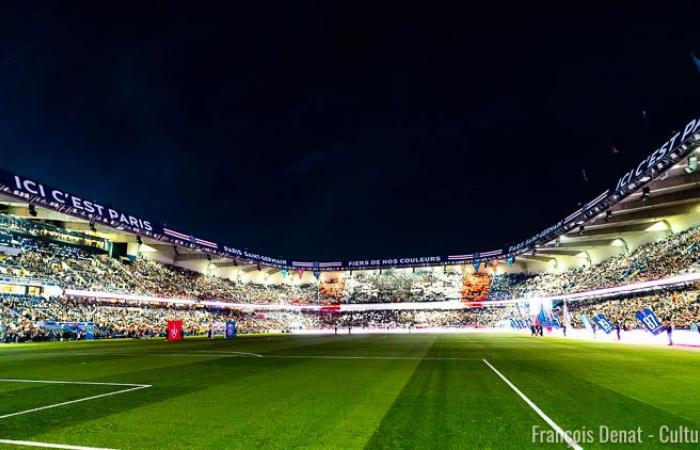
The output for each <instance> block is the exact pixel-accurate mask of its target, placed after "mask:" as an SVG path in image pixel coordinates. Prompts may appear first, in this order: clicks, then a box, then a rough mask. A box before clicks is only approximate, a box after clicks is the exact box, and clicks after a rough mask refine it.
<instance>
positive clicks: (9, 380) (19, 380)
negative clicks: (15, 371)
mask: <svg viewBox="0 0 700 450" xmlns="http://www.w3.org/2000/svg"><path fill="white" fill-rule="evenodd" d="M0 382H6V383H38V384H87V385H94V386H132V387H151V385H150V384H130V383H107V382H104V381H60V380H29V379H24V378H0Z"/></svg>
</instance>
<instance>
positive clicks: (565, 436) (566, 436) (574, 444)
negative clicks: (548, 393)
mask: <svg viewBox="0 0 700 450" xmlns="http://www.w3.org/2000/svg"><path fill="white" fill-rule="evenodd" d="M482 361H483V362H484V364H486V365H487V366H489V368H490V369H491V370H493V372H494V373H495V374H496V375H498V377H499V378H500V379H501V380H503V382H504V383H505V384H507V385H508V387H510V388H511V389H512V390H513V392H515V393H516V394H518V396H519V397H520V398H521V399H523V401H524V402H525V403H527V405H528V406H529V407H530V408H532V410H533V411H535V412H536V413H537V415H538V416H540V418H542V420H544V421H545V422H546V423H547V425H549V426H550V427H551V428H552V429H553V430H554V431H555V432H556V433H557V434H558V435H559V436H561V438H562V439H564V441H565V442H566V443H567V444H568V445H569V447H571V448H573V449H574V450H583V447H581V446H580V445H578V443H577V442H576V441H575V440H574V439H573V438H572V437H571V436H570V435H569V433H567V432H566V431H564V430H562V429H561V427H560V426H559V425H557V424H556V423H554V421H553V420H552V419H550V418H549V416H548V415H547V414H545V413H544V412H543V411H542V410H541V409H540V408H539V407H538V406H537V405H535V404H534V403H533V402H532V400H530V399H529V398H527V396H526V395H525V394H523V393H522V392H521V391H520V389H518V388H517V387H516V386H515V385H514V384H513V383H511V382H510V380H509V379H508V378H506V377H505V375H503V374H502V373H501V372H499V371H498V369H496V368H495V367H493V365H491V363H490V362H488V361H487V360H485V359H482Z"/></svg>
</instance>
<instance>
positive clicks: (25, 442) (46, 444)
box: [0, 439, 114, 450]
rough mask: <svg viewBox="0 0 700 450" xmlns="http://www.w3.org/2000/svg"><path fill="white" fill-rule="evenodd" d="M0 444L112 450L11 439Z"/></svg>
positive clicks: (74, 449) (81, 449) (99, 448)
mask: <svg viewBox="0 0 700 450" xmlns="http://www.w3.org/2000/svg"><path fill="white" fill-rule="evenodd" d="M0 444H9V445H17V446H20V447H41V448H60V449H65V450H114V449H112V448H102V447H83V446H81V445H66V444H53V443H50V442H36V441H15V440H12V439H0Z"/></svg>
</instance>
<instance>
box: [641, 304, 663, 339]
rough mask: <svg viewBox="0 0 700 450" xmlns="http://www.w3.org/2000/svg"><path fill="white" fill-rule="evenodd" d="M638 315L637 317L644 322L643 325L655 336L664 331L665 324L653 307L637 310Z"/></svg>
mask: <svg viewBox="0 0 700 450" xmlns="http://www.w3.org/2000/svg"><path fill="white" fill-rule="evenodd" d="M636 316H637V319H639V321H640V322H642V325H644V326H645V327H646V329H647V330H649V332H650V333H651V334H653V335H654V336H656V335H657V334H659V333H661V332H662V331H664V326H663V324H662V323H661V321H660V320H659V318H658V317H656V314H654V311H652V310H651V309H649V308H644V309H643V310H641V311H637V314H636Z"/></svg>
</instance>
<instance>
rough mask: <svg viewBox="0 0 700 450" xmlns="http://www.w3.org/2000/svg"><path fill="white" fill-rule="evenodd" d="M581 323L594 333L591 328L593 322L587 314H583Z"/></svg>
mask: <svg viewBox="0 0 700 450" xmlns="http://www.w3.org/2000/svg"><path fill="white" fill-rule="evenodd" d="M581 323H582V324H583V326H584V327H586V330H588V331H590V332H591V333H593V327H592V326H591V321H590V320H588V316H587V315H585V314H581Z"/></svg>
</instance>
